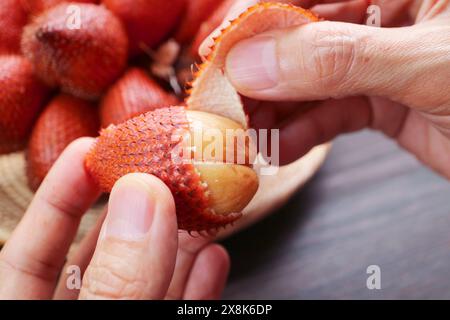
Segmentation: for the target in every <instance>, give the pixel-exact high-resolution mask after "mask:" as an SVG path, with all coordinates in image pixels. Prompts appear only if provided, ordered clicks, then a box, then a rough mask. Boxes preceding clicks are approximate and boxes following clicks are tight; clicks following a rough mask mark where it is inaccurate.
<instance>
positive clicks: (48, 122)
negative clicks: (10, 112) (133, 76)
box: [26, 94, 99, 191]
mask: <svg viewBox="0 0 450 320" xmlns="http://www.w3.org/2000/svg"><path fill="white" fill-rule="evenodd" d="M98 129H99V120H98V112H97V108H96V106H95V105H94V104H92V103H90V102H88V101H84V100H81V99H79V98H75V97H72V96H69V95H67V94H61V95H58V96H57V97H55V98H54V99H53V100H52V101H51V102H50V103H49V104H48V105H47V106H46V107H45V109H44V111H43V112H42V114H41V115H40V116H39V118H38V120H37V121H36V125H35V127H34V128H33V131H32V133H31V137H30V141H29V144H28V148H27V150H26V160H27V177H28V184H29V186H30V188H31V189H32V190H34V191H35V190H37V188H38V187H39V185H40V184H41V182H42V180H44V178H45V176H46V175H47V173H48V171H49V170H50V168H51V167H52V165H53V164H54V163H55V161H56V160H57V159H58V157H59V156H60V155H61V153H62V152H63V150H64V149H65V148H66V147H67V146H68V145H69V144H70V143H71V142H72V141H74V140H75V139H78V138H81V137H87V136H89V137H95V136H97V133H98Z"/></svg>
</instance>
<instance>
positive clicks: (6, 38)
mask: <svg viewBox="0 0 450 320" xmlns="http://www.w3.org/2000/svg"><path fill="white" fill-rule="evenodd" d="M26 23H27V14H26V12H25V11H24V10H23V9H22V7H21V5H20V0H2V1H1V3H0V54H6V53H10V54H13V53H19V52H20V38H21V36H22V29H23V27H24V26H25V24H26Z"/></svg>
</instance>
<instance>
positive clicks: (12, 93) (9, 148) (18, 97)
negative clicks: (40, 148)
mask: <svg viewBox="0 0 450 320" xmlns="http://www.w3.org/2000/svg"><path fill="white" fill-rule="evenodd" d="M0 88H1V89H0V90H1V91H0V112H1V116H0V154H3V153H9V152H13V151H17V150H20V149H21V148H22V147H24V146H25V143H26V140H27V138H28V135H29V133H30V130H31V127H32V126H33V123H34V121H35V120H36V117H37V115H38V113H39V111H40V110H41V108H42V106H43V104H44V102H45V99H46V97H47V95H48V93H49V91H48V89H47V88H46V87H45V86H44V85H43V84H42V83H41V82H40V81H39V80H38V79H37V77H36V76H35V75H34V73H33V66H32V65H31V63H30V62H29V61H28V60H26V59H25V58H23V57H22V56H19V55H3V56H0Z"/></svg>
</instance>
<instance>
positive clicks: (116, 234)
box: [80, 174, 178, 299]
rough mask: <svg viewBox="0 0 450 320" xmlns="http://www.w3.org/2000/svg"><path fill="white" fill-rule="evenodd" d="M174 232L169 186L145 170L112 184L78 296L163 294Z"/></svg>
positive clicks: (168, 276)
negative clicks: (103, 219) (100, 228)
mask: <svg viewBox="0 0 450 320" xmlns="http://www.w3.org/2000/svg"><path fill="white" fill-rule="evenodd" d="M177 247H178V233H177V223H176V215H175V204H174V201H173V198H172V195H171V193H170V191H169V189H168V188H167V187H166V186H165V185H164V184H163V183H162V182H161V181H160V180H158V179H157V178H155V177H153V176H150V175H147V174H130V175H127V176H125V177H123V178H121V179H120V180H119V181H118V182H117V183H116V184H115V186H114V188H113V190H112V192H111V197H110V200H109V205H108V214H107V216H106V219H105V222H104V224H103V227H102V231H101V232H100V237H99V240H98V243H97V248H96V250H95V253H94V256H93V258H92V261H91V263H90V265H89V266H88V268H87V269H86V272H85V274H84V278H83V284H82V288H81V291H80V299H105V298H106V299H162V298H164V296H165V294H166V292H167V290H168V287H169V284H170V281H171V279H172V275H173V270H174V267H175V260H176V252H177Z"/></svg>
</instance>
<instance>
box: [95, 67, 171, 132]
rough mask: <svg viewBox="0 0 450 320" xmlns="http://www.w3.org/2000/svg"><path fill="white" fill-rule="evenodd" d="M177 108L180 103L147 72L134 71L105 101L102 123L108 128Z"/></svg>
mask: <svg viewBox="0 0 450 320" xmlns="http://www.w3.org/2000/svg"><path fill="white" fill-rule="evenodd" d="M177 104H178V99H177V98H175V97H174V96H172V95H170V94H169V93H167V92H166V91H164V90H163V89H162V88H161V87H160V86H159V85H158V84H157V83H156V82H155V81H154V80H152V79H150V78H149V76H147V74H146V73H145V72H144V71H143V70H141V69H139V68H131V69H129V70H128V71H127V72H126V73H125V75H124V76H123V77H122V78H120V79H119V80H118V81H117V82H116V83H115V84H114V85H113V86H112V87H111V88H110V89H109V90H108V92H107V93H106V95H105V96H104V97H103V99H102V101H101V103H100V120H101V124H102V127H103V128H105V127H107V126H108V125H110V124H118V123H121V122H124V121H125V120H128V119H130V118H132V117H134V116H137V115H139V114H142V113H144V112H147V111H152V110H154V109H158V108H161V107H169V106H173V105H177Z"/></svg>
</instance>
